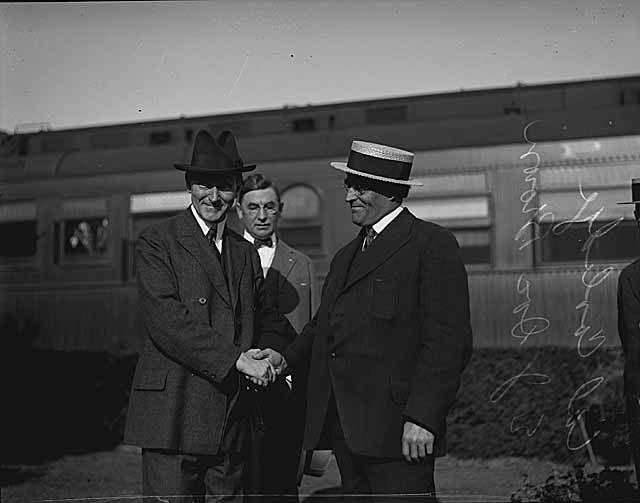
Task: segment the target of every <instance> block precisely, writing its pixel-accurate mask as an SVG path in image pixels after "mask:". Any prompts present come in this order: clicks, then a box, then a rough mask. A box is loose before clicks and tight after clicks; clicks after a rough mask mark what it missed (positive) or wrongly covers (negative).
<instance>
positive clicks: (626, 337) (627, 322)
mask: <svg viewBox="0 0 640 503" xmlns="http://www.w3.org/2000/svg"><path fill="white" fill-rule="evenodd" d="M618 204H633V205H635V208H634V211H633V215H634V217H635V220H636V224H637V225H638V231H640V178H633V179H632V180H631V201H625V202H623V203H618ZM618 333H619V334H620V340H621V341H622V349H623V351H624V359H625V361H624V393H625V396H626V402H627V419H628V422H629V444H630V448H631V449H630V450H631V456H632V457H633V461H634V463H635V470H636V481H637V482H640V481H639V480H638V478H639V477H640V259H638V260H636V261H634V262H632V263H631V264H629V265H627V266H626V267H625V268H624V269H623V270H622V272H621V273H620V277H619V278H618Z"/></svg>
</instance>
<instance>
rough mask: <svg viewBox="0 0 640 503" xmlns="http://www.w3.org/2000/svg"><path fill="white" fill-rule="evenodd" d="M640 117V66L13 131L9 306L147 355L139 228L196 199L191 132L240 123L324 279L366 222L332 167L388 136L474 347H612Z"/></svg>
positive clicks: (2, 207)
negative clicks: (434, 229)
mask: <svg viewBox="0 0 640 503" xmlns="http://www.w3.org/2000/svg"><path fill="white" fill-rule="evenodd" d="M639 112H640V76H638V77H626V78H619V79H607V80H596V81H581V82H567V83H557V84H547V85H536V86H523V85H518V86H515V87H511V88H501V89H489V90H481V91H459V92H452V93H446V94H435V95H425V96H411V97H403V98H392V99H383V100H371V101H360V102H352V103H342V104H334V105H322V106H304V107H285V108H283V109H279V110H268V111H260V112H250V113H238V114H227V115H214V116H203V117H191V118H186V117H183V118H179V119H171V120H162V121H153V122H145V123H137V124H120V125H112V126H102V127H90V128H82V129H69V130H58V131H56V130H53V131H48V130H43V131H38V132H32V133H24V132H23V133H16V134H2V135H1V136H0V141H1V142H2V143H1V145H2V155H0V233H1V236H2V237H1V240H0V284H1V285H2V286H1V289H2V290H1V292H2V295H1V298H0V313H11V314H14V315H16V316H18V317H21V318H25V319H32V320H34V321H35V323H36V324H37V326H38V335H37V338H36V340H35V341H34V343H35V345H36V346H37V347H40V348H49V349H64V350H95V351H115V352H128V351H136V350H137V349H138V348H139V347H140V343H141V334H140V330H139V327H138V321H137V312H136V281H135V277H136V271H135V263H134V261H133V257H134V248H135V242H136V237H137V235H138V234H139V232H140V231H141V229H143V228H144V227H145V226H147V225H149V224H150V223H152V222H155V221H157V220H159V219H162V218H165V217H167V216H169V215H172V214H175V213H176V212H178V211H181V210H182V209H183V208H185V207H186V206H187V205H188V201H189V196H188V194H187V192H186V190H185V186H184V178H183V176H182V174H181V173H180V172H178V171H176V170H175V169H174V168H173V163H174V162H179V161H183V160H187V159H189V158H190V144H191V140H192V138H193V135H194V133H195V131H197V130H198V129H199V128H208V129H210V130H211V131H212V132H214V133H218V132H220V131H222V130H223V129H231V130H233V131H234V133H235V134H236V135H237V137H238V142H239V147H240V151H241V153H242V155H243V158H244V160H245V161H246V162H252V163H253V162H256V163H258V169H257V171H259V172H262V173H264V174H266V175H268V176H270V177H272V178H273V179H275V180H276V182H277V183H278V185H279V186H280V188H281V190H282V192H283V199H284V202H285V206H284V214H283V218H282V220H281V234H282V237H283V238H284V239H285V240H286V241H288V242H289V243H290V244H291V245H293V246H295V247H297V248H298V249H300V250H302V251H304V252H305V253H307V254H309V255H310V256H311V257H312V258H313V260H314V261H315V263H316V267H317V271H318V274H319V276H320V280H322V279H323V278H324V276H325V275H326V273H327V270H328V266H329V263H330V260H331V257H332V256H333V254H334V253H335V251H336V250H337V249H338V248H339V247H341V246H342V245H343V244H345V243H346V242H347V241H348V240H349V239H351V238H352V237H353V236H354V235H355V233H356V232H357V228H356V227H355V226H354V225H353V224H352V223H351V221H350V216H349V211H348V208H347V206H346V204H345V203H344V192H343V189H342V176H341V174H340V173H339V172H337V171H336V170H334V169H332V168H331V167H330V166H329V161H331V160H338V159H343V158H345V157H346V155H347V154H348V151H349V145H350V142H351V140H352V139H363V140H369V141H377V142H381V143H385V144H389V145H394V146H397V147H400V148H405V149H408V150H411V151H414V152H415V153H416V158H415V162H414V168H413V172H412V176H413V177H415V178H419V179H420V180H422V181H423V182H424V186H423V187H420V188H414V189H412V190H411V192H410V194H409V198H408V200H407V201H406V205H407V206H408V207H409V208H410V209H411V211H413V212H414V214H415V215H416V216H418V217H420V218H425V219H428V220H432V221H435V222H437V223H440V224H442V225H444V226H446V227H448V228H450V229H451V230H452V231H453V232H454V234H455V235H456V237H457V238H458V241H459V243H460V246H461V252H462V256H463V258H464V261H465V264H466V266H467V268H468V272H469V281H470V292H471V308H472V323H473V328H474V334H475V345H476V346H477V347H482V346H494V347H517V346H521V345H548V344H553V345H565V346H566V345H575V344H576V343H577V342H578V340H580V341H581V343H582V344H583V345H584V347H585V348H587V347H588V346H590V345H591V346H593V345H594V344H595V345H597V344H599V343H600V341H602V343H604V344H605V345H616V344H617V342H618V339H617V335H616V317H615V288H616V281H617V274H618V272H619V270H620V269H621V267H622V266H623V265H625V264H626V263H627V262H629V261H630V260H631V259H632V258H635V257H637V255H638V251H639V250H640V239H639V238H638V232H637V230H636V228H635V223H634V222H633V220H632V218H633V217H632V209H631V208H630V207H629V206H619V205H617V204H616V202H618V201H623V200H627V199H628V197H629V195H630V180H631V177H632V176H636V177H637V176H640V113H639ZM232 225H237V222H235V223H233V222H232ZM589 339H591V341H589ZM585 351H586V349H585Z"/></svg>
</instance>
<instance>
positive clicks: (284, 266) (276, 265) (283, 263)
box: [267, 239, 297, 290]
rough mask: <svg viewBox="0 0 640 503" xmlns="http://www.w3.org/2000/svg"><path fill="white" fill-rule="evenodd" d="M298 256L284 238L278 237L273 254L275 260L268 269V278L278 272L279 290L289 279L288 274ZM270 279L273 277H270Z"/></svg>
mask: <svg viewBox="0 0 640 503" xmlns="http://www.w3.org/2000/svg"><path fill="white" fill-rule="evenodd" d="M296 261H297V259H296V257H295V254H294V253H293V251H291V248H289V246H288V245H287V244H286V243H285V242H284V241H282V240H280V239H278V241H277V242H276V252H275V255H274V256H273V262H272V263H271V267H269V270H268V271H267V278H269V276H273V275H274V274H276V273H279V274H277V275H276V277H277V281H278V290H280V289H282V287H283V285H284V282H285V281H286V279H287V276H288V275H289V273H290V272H291V269H293V266H294V265H295V264H296ZM272 271H273V272H272ZM269 280H270V281H272V280H273V278H269Z"/></svg>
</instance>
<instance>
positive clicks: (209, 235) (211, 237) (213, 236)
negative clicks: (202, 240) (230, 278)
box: [207, 226, 227, 280]
mask: <svg viewBox="0 0 640 503" xmlns="http://www.w3.org/2000/svg"><path fill="white" fill-rule="evenodd" d="M216 233H217V226H216V227H212V228H211V229H209V232H207V239H208V240H209V243H210V244H211V248H212V249H213V252H214V253H215V254H216V257H218V261H219V262H220V267H221V268H222V274H223V275H224V279H225V280H226V279H227V264H226V263H225V262H226V261H225V258H224V255H222V256H221V255H220V250H218V247H217V246H216ZM222 252H223V254H224V239H223V248H222Z"/></svg>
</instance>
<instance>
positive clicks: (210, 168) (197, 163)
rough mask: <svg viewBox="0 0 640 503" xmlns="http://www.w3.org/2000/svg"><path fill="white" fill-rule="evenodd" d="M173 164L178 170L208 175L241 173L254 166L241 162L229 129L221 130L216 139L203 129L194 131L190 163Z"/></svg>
mask: <svg viewBox="0 0 640 503" xmlns="http://www.w3.org/2000/svg"><path fill="white" fill-rule="evenodd" d="M174 166H175V167H176V169H179V170H180V171H188V172H190V173H202V174H210V175H218V174H227V173H242V172H244V171H251V170H252V169H255V167H256V165H255V164H249V165H245V164H244V163H243V162H242V159H241V158H240V155H239V154H238V147H237V145H236V139H235V137H234V136H233V133H232V132H231V131H223V132H222V133H220V136H218V140H217V141H216V140H215V139H214V138H213V136H211V133H209V131H206V130H205V129H201V130H200V131H198V132H197V133H196V137H195V139H194V141H193V154H192V155H191V163H190V164H183V163H175V164H174Z"/></svg>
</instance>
